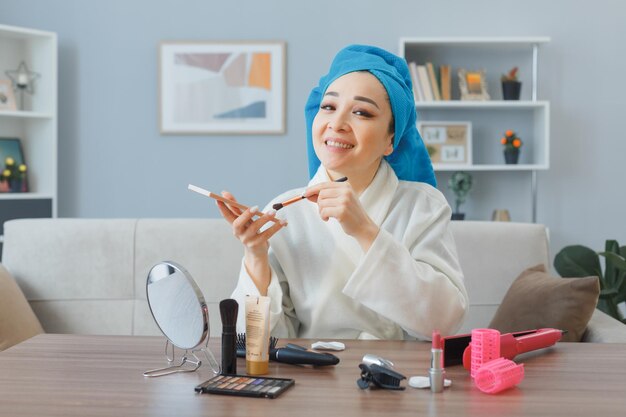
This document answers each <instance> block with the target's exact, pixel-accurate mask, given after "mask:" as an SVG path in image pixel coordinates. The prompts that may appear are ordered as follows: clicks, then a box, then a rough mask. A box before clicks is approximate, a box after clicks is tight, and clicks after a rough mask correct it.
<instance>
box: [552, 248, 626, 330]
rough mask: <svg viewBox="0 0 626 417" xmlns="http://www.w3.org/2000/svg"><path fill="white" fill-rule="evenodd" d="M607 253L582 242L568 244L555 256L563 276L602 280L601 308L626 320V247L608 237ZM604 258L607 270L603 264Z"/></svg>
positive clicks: (599, 307) (615, 316)
mask: <svg viewBox="0 0 626 417" xmlns="http://www.w3.org/2000/svg"><path fill="white" fill-rule="evenodd" d="M604 249H605V250H604V252H595V251H593V250H592V249H590V248H588V247H586V246H582V245H572V246H566V247H565V248H563V249H561V251H560V252H559V253H557V255H556V256H555V257H554V268H555V269H556V271H557V272H558V273H559V275H561V276H562V277H570V278H575V277H587V276H591V275H595V276H597V277H598V278H599V279H600V299H599V300H598V309H600V310H602V311H604V312H605V313H607V314H608V315H609V316H612V317H614V318H616V319H617V320H620V321H621V322H623V323H626V246H621V247H620V246H619V244H618V243H617V241H616V240H607V241H606V243H605V248H604ZM600 256H603V257H604V260H605V265H604V273H602V266H601V265H600Z"/></svg>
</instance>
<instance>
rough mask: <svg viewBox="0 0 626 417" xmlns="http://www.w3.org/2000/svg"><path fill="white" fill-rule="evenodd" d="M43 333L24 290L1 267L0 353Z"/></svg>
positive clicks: (0, 266)
mask: <svg viewBox="0 0 626 417" xmlns="http://www.w3.org/2000/svg"><path fill="white" fill-rule="evenodd" d="M39 333H43V329H42V328H41V324H40V323H39V320H38V319H37V317H36V316H35V313H33V310H32V309H31V308H30V305H29V304H28V301H26V298H25V297H24V294H23V293H22V290H20V287H18V286H17V284H16V283H15V280H13V277H12V276H11V274H9V272H8V271H7V270H6V269H5V268H4V267H3V266H2V265H0V351H3V350H5V349H7V348H9V347H11V346H13V345H16V344H18V343H20V342H21V341H23V340H26V339H29V338H31V337H33V336H35V335H37V334H39Z"/></svg>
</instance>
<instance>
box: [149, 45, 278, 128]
mask: <svg viewBox="0 0 626 417" xmlns="http://www.w3.org/2000/svg"><path fill="white" fill-rule="evenodd" d="M285 50H286V44H285V42H282V41H272V42H261V41H259V42H257V41H232V42H210V41H206V42H205V41H199V42H179V41H165V42H161V44H160V49H159V124H160V131H161V133H162V134H208V135H214V134H233V135H237V134H238V135H258V134H283V133H285V106H286V104H285V101H286V81H285V80H286V56H285V53H286V52H285Z"/></svg>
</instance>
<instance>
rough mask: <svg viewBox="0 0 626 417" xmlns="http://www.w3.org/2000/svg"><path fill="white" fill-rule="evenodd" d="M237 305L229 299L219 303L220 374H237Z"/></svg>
mask: <svg viewBox="0 0 626 417" xmlns="http://www.w3.org/2000/svg"><path fill="white" fill-rule="evenodd" d="M238 311H239V304H237V301H235V300H233V299H231V298H229V299H226V300H222V301H220V316H221V317H222V374H230V375H235V374H237V330H236V327H237V312H238Z"/></svg>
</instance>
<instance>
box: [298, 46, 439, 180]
mask: <svg viewBox="0 0 626 417" xmlns="http://www.w3.org/2000/svg"><path fill="white" fill-rule="evenodd" d="M354 71H369V72H370V73H372V74H373V75H374V76H375V77H376V78H378V80H379V81H380V82H381V83H382V85H383V86H384V87H385V89H386V90H387V94H388V95H389V101H390V102H391V111H392V112H393V116H394V119H395V136H394V146H393V152H392V153H391V155H389V156H386V157H385V159H386V160H387V162H389V164H390V165H391V167H392V168H393V170H394V171H395V173H396V176H397V177H398V178H399V179H401V180H405V181H418V182H425V183H428V184H430V185H432V186H433V187H436V186H437V181H436V180H435V173H434V171H433V166H432V164H431V162H430V157H429V156H428V152H427V151H426V147H425V146H424V142H423V141H422V137H421V136H420V134H419V132H418V131H417V127H416V125H415V122H416V118H417V115H416V113H415V102H414V98H413V86H412V85H411V75H410V74H409V68H408V66H407V64H406V61H405V60H404V59H402V58H400V57H398V56H396V55H394V54H392V53H389V52H387V51H385V50H384V49H381V48H377V47H375V46H367V45H350V46H347V47H345V48H344V49H342V50H341V51H339V53H337V56H335V59H334V60H333V63H332V64H331V66H330V70H329V71H328V74H326V75H325V76H323V77H322V78H320V82H319V85H318V86H317V87H315V88H314V89H313V90H312V91H311V94H310V95H309V99H308V101H307V103H306V106H305V109H304V113H305V117H306V127H307V153H308V157H309V175H310V176H311V177H313V175H315V172H317V168H318V167H319V165H320V160H319V159H318V158H317V155H315V150H314V149H313V136H312V129H313V119H314V118H315V116H316V115H317V112H318V111H319V108H320V104H321V100H322V97H323V96H324V93H325V92H326V89H327V88H328V86H329V85H330V84H331V83H332V82H333V81H335V80H336V79H337V78H339V77H341V76H342V75H345V74H348V73H350V72H354Z"/></svg>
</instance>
